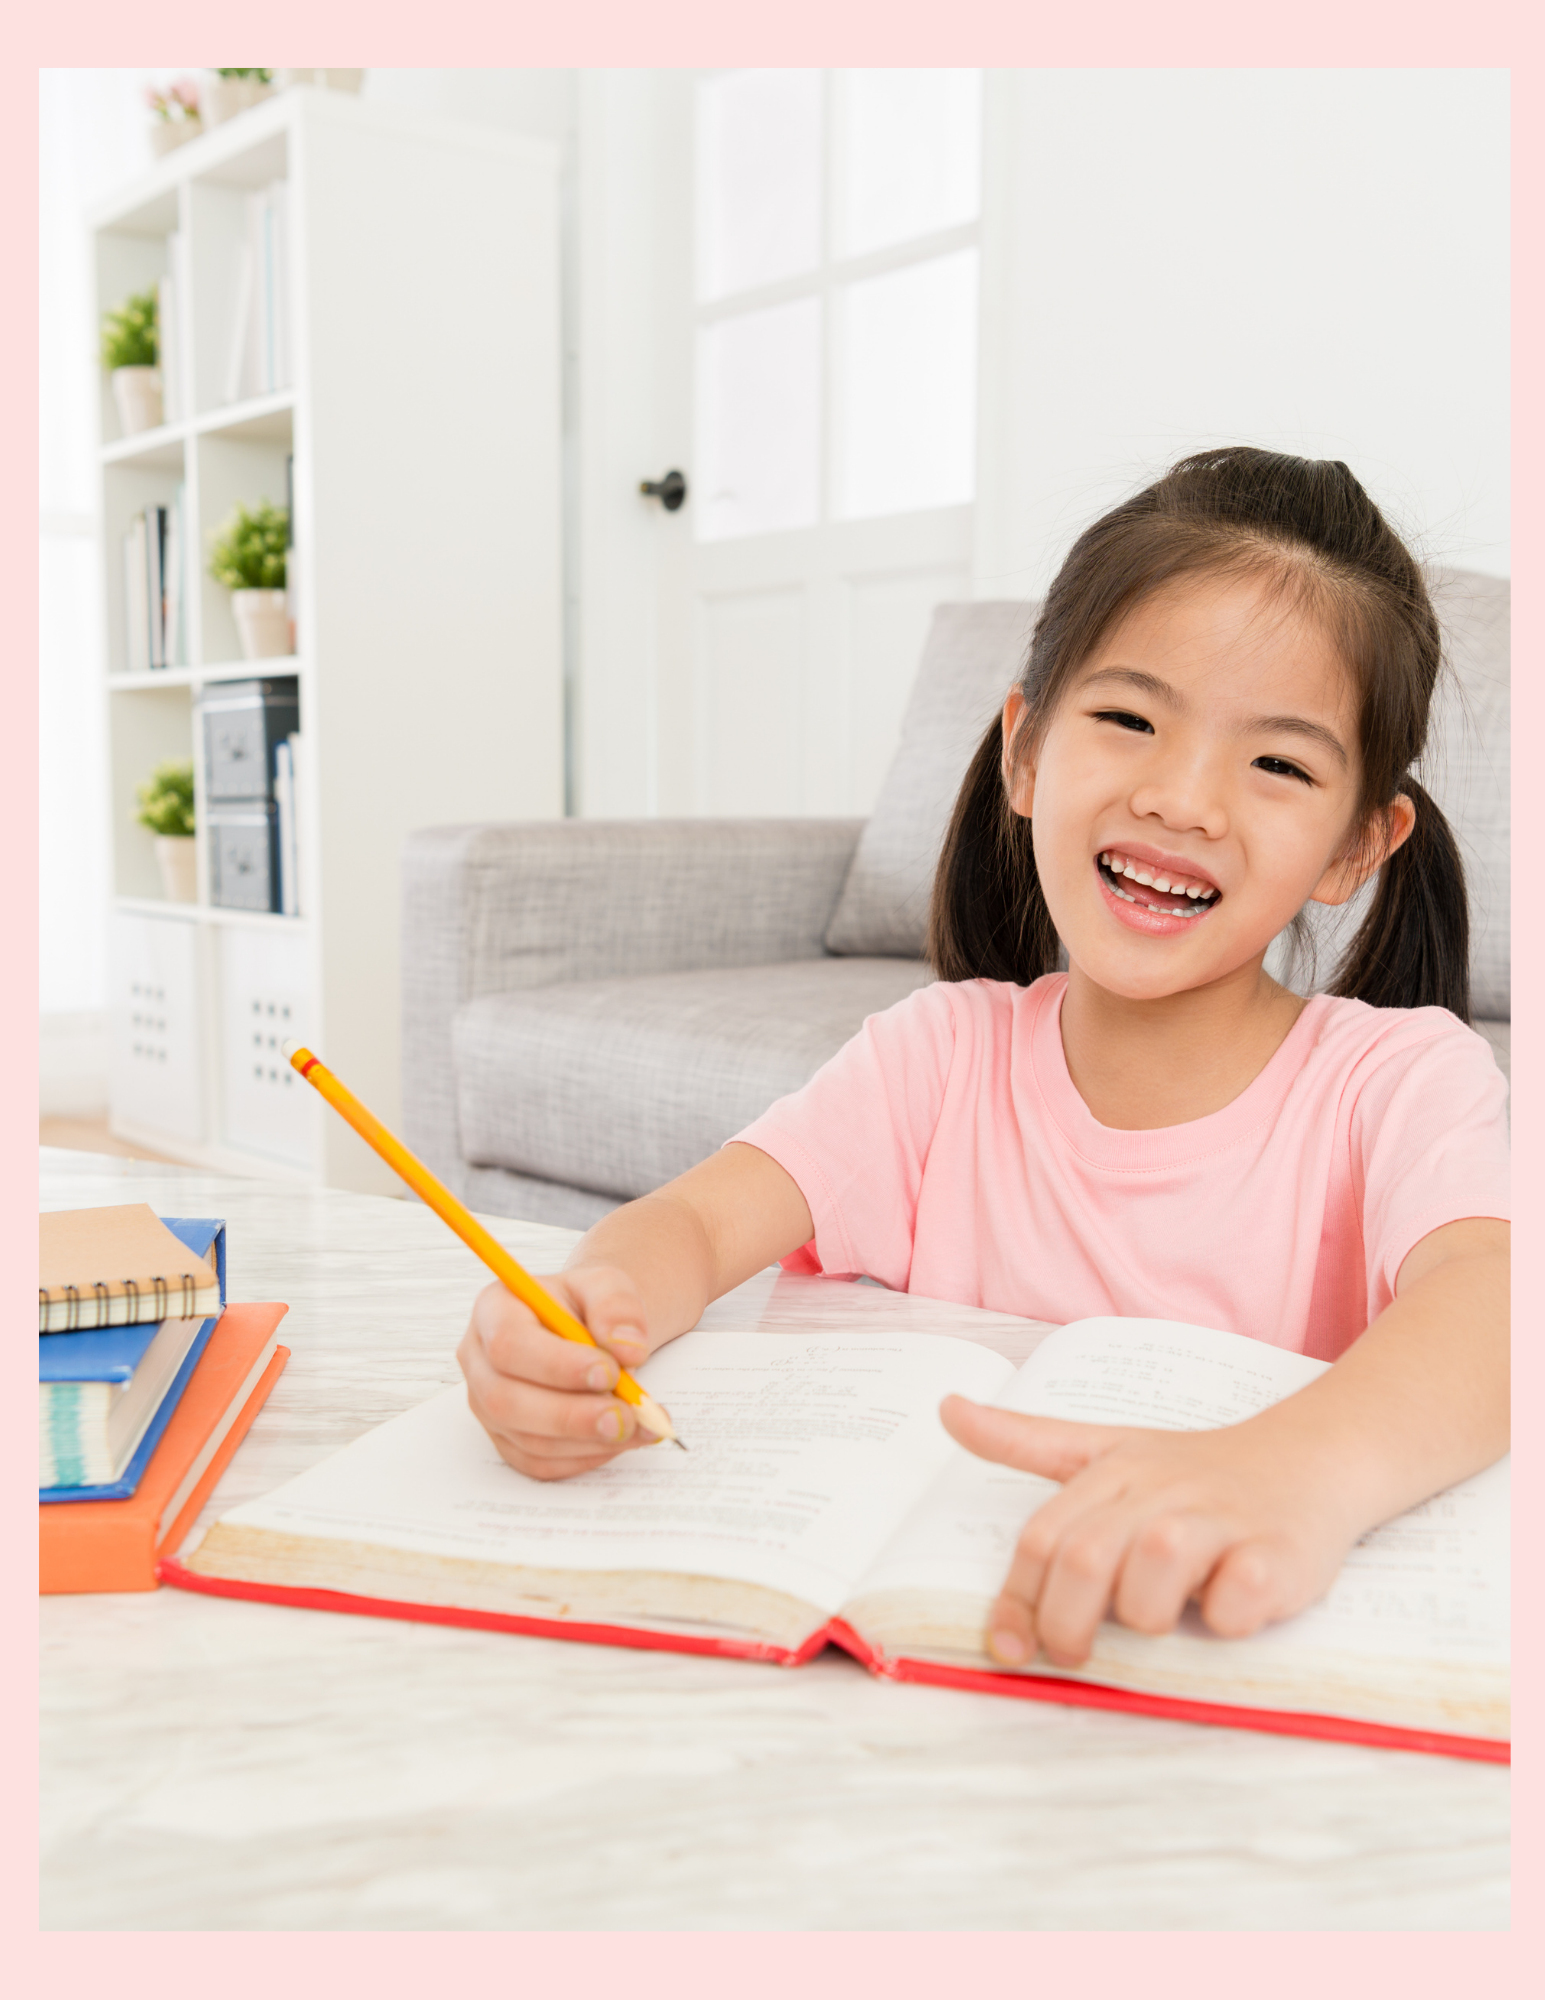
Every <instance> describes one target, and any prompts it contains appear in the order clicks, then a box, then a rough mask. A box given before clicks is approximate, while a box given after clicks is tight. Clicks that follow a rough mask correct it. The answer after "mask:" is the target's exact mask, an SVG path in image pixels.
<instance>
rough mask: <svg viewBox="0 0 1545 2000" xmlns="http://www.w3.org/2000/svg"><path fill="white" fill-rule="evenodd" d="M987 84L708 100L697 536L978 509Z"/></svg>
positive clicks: (780, 81) (843, 85) (701, 218)
mask: <svg viewBox="0 0 1545 2000" xmlns="http://www.w3.org/2000/svg"><path fill="white" fill-rule="evenodd" d="M981 101H982V88H981V72H980V71H979V70H939V69H912V70H899V69H853V70H774V69H762V70H735V71H731V72H728V73H726V74H723V75H719V76H714V77H710V78H707V79H705V80H704V81H702V82H701V83H700V84H699V85H698V91H697V191H696V198H697V274H696V304H695V322H696V342H697V352H696V364H695V379H696V398H697V470H698V479H697V488H698V506H697V508H696V510H695V512H696V520H697V531H698V534H699V537H700V538H701V539H702V540H705V541H720V540H726V539H729V538H731V537H734V536H744V535H759V534H770V533H775V532H777V531H779V530H786V529H793V528H809V527H815V526H817V525H819V524H820V523H822V522H825V521H849V520H859V519H866V518H872V517H874V516H877V515H884V514H898V513H907V512H912V511H916V510H921V509H924V508H936V507H953V506H962V505H965V504H967V503H968V502H969V501H970V500H971V498H972V496H973V491H974V481H975V428H976V344H977V333H976V328H977V219H978V215H979V213H980V208H981Z"/></svg>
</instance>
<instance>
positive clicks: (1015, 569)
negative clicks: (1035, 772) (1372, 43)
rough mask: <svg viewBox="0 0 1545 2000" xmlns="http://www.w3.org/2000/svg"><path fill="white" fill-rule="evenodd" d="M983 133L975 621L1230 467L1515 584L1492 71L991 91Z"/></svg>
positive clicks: (1500, 81) (1502, 112)
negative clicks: (1181, 465) (1308, 465)
mask: <svg viewBox="0 0 1545 2000" xmlns="http://www.w3.org/2000/svg"><path fill="white" fill-rule="evenodd" d="M988 119H989V139H988V156H987V166H988V173H987V185H986V195H985V209H984V216H983V283H984V300H983V304H984V339H985V354H984V381H983V398H982V413H981V452H980V473H979V489H978V499H977V535H976V590H977V594H978V595H980V596H983V597H1017V596H1023V595H1034V594H1036V593H1038V592H1039V591H1040V590H1041V589H1042V588H1044V586H1045V584H1046V582H1047V580H1048V579H1049V577H1050V576H1051V574H1052V573H1053V571H1054V570H1055V568H1056V565H1057V563H1058V561H1059V560H1060V558H1061V556H1062V555H1063V553H1064V552H1065V551H1066V548H1067V545H1068V543H1069V541H1070V540H1071V539H1072V537H1073V535H1074V534H1076V533H1077V531H1078V530H1079V528H1080V527H1082V526H1083V525H1084V524H1085V523H1086V522H1088V521H1089V520H1090V519H1091V518H1093V516H1094V515H1096V514H1097V513H1099V512H1100V511H1101V510H1102V509H1103V508H1104V507H1106V506H1108V505H1110V504H1111V503H1112V502H1113V501H1114V500H1115V499H1116V498H1118V497H1119V496H1120V495H1121V494H1122V493H1124V492H1126V491H1128V490H1130V489H1131V488H1132V487H1134V486H1136V485H1137V484H1139V483H1141V482H1142V481H1144V480H1146V479H1147V478H1149V477H1151V476H1153V475H1154V474H1155V473H1157V472H1158V471H1160V470H1162V469H1163V467H1164V466H1165V465H1166V464H1168V463H1169V462H1170V461H1171V460H1173V459H1175V458H1177V457H1179V456H1181V455H1182V454H1183V453H1185V452H1187V451H1193V450H1196V449H1199V448H1201V447H1202V446H1205V445H1208V444H1213V443H1218V442H1224V441H1244V442H1250V443H1256V444H1261V445H1264V446H1267V447H1269V448H1272V449H1277V450H1285V451H1292V452H1298V453H1301V454H1304V455H1306V456H1312V457H1326V458H1341V459H1345V460H1346V462H1347V463H1348V464H1349V465H1350V466H1351V468H1352V470H1353V471H1354V472H1355V473H1356V474H1357V475H1358V477H1359V478H1360V479H1361V480H1362V481H1363V483H1364V484H1365V485H1366V486H1367V487H1368V488H1369V489H1370V491H1371V492H1372V493H1373V495H1374V497H1375V498H1376V499H1377V500H1378V501H1379V502H1380V504H1381V505H1382V506H1384V507H1385V508H1386V510H1387V511H1388V512H1389V513H1390V515H1391V517H1392V518H1393V520H1394V521H1395V523H1396V524H1397V525H1398V526H1399V527H1401V528H1402V529H1403V530H1404V531H1406V532H1407V533H1408V534H1409V535H1410V536H1411V538H1412V539H1413V541H1414V542H1415V543H1416V544H1417V545H1418V547H1419V549H1420V551H1421V552H1422V553H1424V554H1426V555H1428V556H1429V557H1432V558H1434V559H1436V560H1439V561H1446V562H1451V563H1457V564H1459V565H1461V566H1464V567H1468V568H1473V569H1479V570H1484V571H1487V572H1489V573H1491V574H1495V575H1505V574H1507V573H1508V570H1509V558H1508V440H1507V424H1508V400H1507V395H1508V328H1507V313H1508V228H1509V222H1508V79H1507V74H1506V72H1505V71H1501V70H1473V69H1472V70H1418V69H1405V70H1076V71H1075V70H1027V71H1017V72H1001V73H999V74H997V75H996V76H994V77H993V78H992V80H991V85H990V95H989V111H988Z"/></svg>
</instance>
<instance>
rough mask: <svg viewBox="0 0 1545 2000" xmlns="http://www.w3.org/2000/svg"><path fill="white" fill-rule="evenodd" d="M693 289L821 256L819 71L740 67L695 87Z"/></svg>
mask: <svg viewBox="0 0 1545 2000" xmlns="http://www.w3.org/2000/svg"><path fill="white" fill-rule="evenodd" d="M697 104H698V154H697V199H698V236H697V240H698V297H699V298H700V299H720V298H724V297H726V296H727V295H728V294H729V293H731V292H741V291H746V290H749V289H750V288H751V287H752V286H754V285H769V284H773V283H774V282H776V280H778V279H779V278H792V277H795V276H797V275H798V273H800V272H801V271H811V270H814V269H815V267H816V266H817V265H818V264H819V263H820V260H821V72H820V71H819V70H818V69H743V70H736V71H734V72H732V73H731V74H730V75H728V76H720V77H714V78H713V79H712V80H711V81H709V82H706V83H702V84H700V85H699V86H698V99H697Z"/></svg>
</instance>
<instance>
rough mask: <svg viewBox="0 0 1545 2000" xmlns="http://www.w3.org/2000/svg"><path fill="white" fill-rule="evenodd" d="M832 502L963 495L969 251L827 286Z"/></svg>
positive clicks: (969, 480) (859, 506) (968, 426)
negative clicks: (831, 291)
mask: <svg viewBox="0 0 1545 2000" xmlns="http://www.w3.org/2000/svg"><path fill="white" fill-rule="evenodd" d="M837 315H838V341H839V356H840V359H839V382H838V392H837V399H836V401H837V438H836V445H837V464H836V511H837V514H838V516H839V517H841V518H843V519H846V520H852V519H854V518H856V517H858V516H863V515H872V514H899V513H903V512H905V511H907V510H909V509H912V508H922V507H955V506H961V505H964V504H965V503H966V502H968V501H969V500H970V499H971V497H972V493H973V488H974V483H975V472H976V252H975V250H957V251H955V252H954V253H953V254H951V255H950V256H948V257H931V258H929V259H928V261H927V262H926V263H922V264H909V265H906V266H904V267H903V268H902V269H901V270H899V271H890V272H887V273H886V275H885V276H884V277H880V278H868V279H865V280H863V281H862V282H861V283H858V284H851V285H843V286H842V287H841V288H840V289H839V291H838V293H837Z"/></svg>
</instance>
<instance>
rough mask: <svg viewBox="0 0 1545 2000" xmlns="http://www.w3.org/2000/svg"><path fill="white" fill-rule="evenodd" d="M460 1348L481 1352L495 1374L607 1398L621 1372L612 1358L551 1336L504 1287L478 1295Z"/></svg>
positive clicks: (491, 1286) (574, 1342) (573, 1341)
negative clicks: (466, 1333)
mask: <svg viewBox="0 0 1545 2000" xmlns="http://www.w3.org/2000/svg"><path fill="white" fill-rule="evenodd" d="M462 1344H463V1348H468V1347H469V1345H470V1347H471V1348H473V1349H475V1350H476V1351H478V1352H480V1353H481V1355H482V1356H483V1358H484V1359H485V1360H486V1362H487V1364H488V1366H489V1368H490V1370H491V1371H492V1372H493V1373H495V1374H498V1375H506V1376H510V1377H512V1378H514V1379H515V1380H517V1381H524V1382H537V1383H540V1384H541V1385H542V1387H543V1388H547V1389H568V1390H575V1391H578V1390H585V1389H589V1390H592V1391H595V1392H598V1393H600V1394H603V1395H604V1394H605V1393H606V1392H607V1391H608V1390H609V1389H610V1388H611V1387H612V1386H613V1384H614V1383H615V1382H616V1380H617V1376H618V1374H619V1372H620V1371H619V1369H618V1365H617V1362H616V1361H615V1360H614V1359H613V1358H612V1356H611V1355H609V1354H605V1353H603V1352H601V1351H600V1350H599V1349H598V1348H594V1347H588V1346H582V1345H581V1344H580V1342H578V1341H575V1340H564V1339H563V1338H562V1337H561V1336H560V1335H558V1334H556V1333H549V1332H548V1330H547V1328H546V1327H545V1326H543V1325H541V1323H540V1322H539V1321H538V1320H537V1318H536V1316H535V1314H533V1313H532V1312H530V1311H529V1310H528V1309H527V1308H526V1307H525V1306H523V1305H522V1304H521V1302H520V1300H519V1299H517V1298H514V1297H512V1296H511V1294H510V1293H509V1292H507V1291H506V1290H505V1289H504V1287H503V1285H490V1286H488V1288H487V1289H486V1290H485V1291H483V1292H481V1293H479V1295H478V1299H477V1303H476V1305H475V1306H474V1308H473V1313H472V1325H471V1328H470V1329H469V1331H468V1336H467V1340H466V1341H464V1342H463V1343H462ZM465 1366H466V1361H465V1359H464V1360H463V1367H465Z"/></svg>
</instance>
